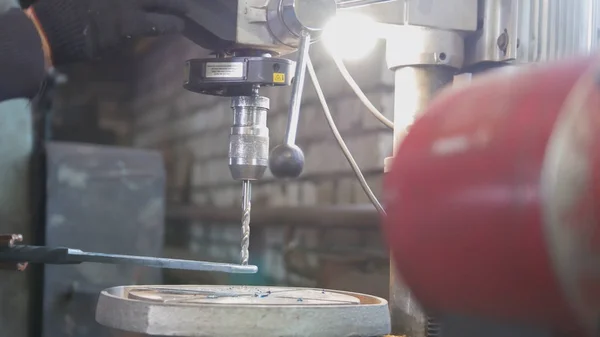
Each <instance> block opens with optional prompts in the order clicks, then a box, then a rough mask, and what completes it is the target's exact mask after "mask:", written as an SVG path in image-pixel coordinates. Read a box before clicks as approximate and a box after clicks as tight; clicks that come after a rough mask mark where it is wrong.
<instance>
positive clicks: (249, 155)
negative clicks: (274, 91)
mask: <svg viewBox="0 0 600 337" xmlns="http://www.w3.org/2000/svg"><path fill="white" fill-rule="evenodd" d="M231 108H232V110H233V126H232V127H231V133H230V135H229V170H230V171H231V176H232V177H233V179H235V180H258V179H260V178H262V176H263V175H264V173H265V171H266V169H267V166H268V165H269V129H268V128H267V112H268V111H269V99H268V98H267V97H263V96H237V97H233V98H232V100H231Z"/></svg>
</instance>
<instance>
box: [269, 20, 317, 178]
mask: <svg viewBox="0 0 600 337" xmlns="http://www.w3.org/2000/svg"><path fill="white" fill-rule="evenodd" d="M309 48H310V34H309V33H308V32H307V31H303V32H302V37H301V39H300V47H299V48H298V62H297V65H296V72H295V76H294V83H293V86H292V97H291V99H290V106H289V114H288V123H287V128H286V130H285V139H284V143H283V144H281V145H278V146H276V147H275V148H274V149H273V150H272V151H271V156H270V158H269V169H270V170H271V173H273V175H274V176H275V177H277V178H280V179H285V178H297V177H299V176H300V174H301V173H302V170H303V169H304V153H303V152H302V149H300V148H299V147H298V145H296V133H297V132H298V120H299V118H300V106H301V105H302V92H303V91H304V79H305V78H306V66H307V63H308V51H309Z"/></svg>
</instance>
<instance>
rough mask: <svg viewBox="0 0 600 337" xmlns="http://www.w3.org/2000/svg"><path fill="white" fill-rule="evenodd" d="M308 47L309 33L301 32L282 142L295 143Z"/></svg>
mask: <svg viewBox="0 0 600 337" xmlns="http://www.w3.org/2000/svg"><path fill="white" fill-rule="evenodd" d="M309 49H310V34H308V32H302V37H301V38H300V47H299V48H298V62H297V64H296V73H295V75H294V84H293V86H292V97H291V99H290V107H289V116H288V124H287V128H286V130H285V139H284V143H285V144H287V145H295V144H296V133H297V132H298V120H299V118H300V106H301V104H302V93H303V91H304V79H305V78H306V64H307V61H308V51H309Z"/></svg>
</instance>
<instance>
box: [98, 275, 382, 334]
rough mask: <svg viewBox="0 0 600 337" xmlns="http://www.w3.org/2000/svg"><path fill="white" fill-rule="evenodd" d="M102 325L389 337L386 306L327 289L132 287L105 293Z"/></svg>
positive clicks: (163, 331)
mask: <svg viewBox="0 0 600 337" xmlns="http://www.w3.org/2000/svg"><path fill="white" fill-rule="evenodd" d="M96 320H97V321H98V323H100V324H102V325H105V326H108V327H112V328H115V329H119V330H125V331H131V332H137V333H143V334H149V335H168V336H186V337H196V336H198V337H199V336H211V337H265V336H306V337H313V336H314V337H339V336H355V337H373V336H384V335H387V334H388V333H389V332H390V317H389V313H388V308H387V302H386V301H385V300H384V299H382V298H379V297H374V296H369V295H364V294H358V293H351V292H344V291H331V290H324V289H309V288H283V287H251V286H193V285H192V286H131V287H115V288H110V289H107V290H105V291H103V292H102V293H101V294H100V298H99V300H98V306H97V309H96Z"/></svg>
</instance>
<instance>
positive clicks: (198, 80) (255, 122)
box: [184, 0, 337, 265]
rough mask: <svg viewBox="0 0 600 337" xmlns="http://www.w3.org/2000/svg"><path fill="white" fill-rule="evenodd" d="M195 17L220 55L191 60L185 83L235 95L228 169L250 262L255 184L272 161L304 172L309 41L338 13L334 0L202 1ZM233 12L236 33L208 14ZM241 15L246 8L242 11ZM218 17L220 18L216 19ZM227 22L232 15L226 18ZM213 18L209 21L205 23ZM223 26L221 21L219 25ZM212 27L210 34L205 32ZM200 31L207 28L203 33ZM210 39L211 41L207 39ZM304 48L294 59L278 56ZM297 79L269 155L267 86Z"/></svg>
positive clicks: (287, 170) (193, 23) (200, 37)
mask: <svg viewBox="0 0 600 337" xmlns="http://www.w3.org/2000/svg"><path fill="white" fill-rule="evenodd" d="M196 5H197V6H198V7H197V8H194V9H193V10H192V12H191V15H190V22H189V27H188V28H187V31H188V33H187V35H188V36H189V37H190V38H191V39H192V40H193V41H195V42H196V43H198V44H200V45H202V46H203V47H205V48H208V49H211V50H216V51H217V52H216V57H214V58H208V59H194V60H189V61H188V62H187V66H186V78H185V82H184V87H185V88H186V89H187V90H190V91H193V92H197V93H201V94H207V95H216V96H225V97H230V98H231V108H232V110H233V125H232V127H231V129H230V134H229V170H230V172H231V176H232V177H233V179H235V180H238V181H241V182H242V243H241V254H240V255H241V264H242V265H247V264H248V258H249V256H248V255H249V254H248V247H249V238H250V212H251V194H252V188H251V184H252V182H253V181H256V180H259V179H261V178H262V177H263V175H264V173H265V171H266V170H267V166H270V169H271V171H272V173H273V175H275V176H276V177H278V178H296V177H298V176H299V175H300V174H301V173H302V168H303V166H304V155H303V153H302V150H301V149H300V148H299V147H298V146H296V145H295V141H296V132H297V127H298V118H299V115H300V103H301V99H302V91H303V87H304V78H305V73H306V64H307V59H308V51H309V46H310V43H311V41H312V40H314V39H316V38H318V36H319V34H320V31H321V30H322V29H323V27H324V26H325V23H326V22H327V20H328V19H329V18H331V17H332V16H334V15H335V12H336V9H337V4H336V2H335V1H334V0H310V1H307V0H304V1H299V0H273V1H269V2H268V5H266V6H265V2H264V1H239V2H238V1H224V2H222V3H221V2H219V3H213V2H210V4H208V3H206V2H200V1H199V2H197V3H196ZM227 10H229V12H230V13H233V14H234V15H235V20H233V19H232V20H231V23H234V22H235V25H234V27H235V30H231V27H230V26H229V30H227V31H230V33H231V35H227V31H225V32H224V30H223V29H220V28H223V27H221V26H220V25H218V24H217V23H215V22H213V23H212V24H214V25H212V24H211V23H210V22H212V21H206V20H207V16H206V15H207V14H206V13H210V12H211V11H212V12H219V11H220V12H221V13H222V12H223V11H227ZM239 13H244V14H242V15H240V14H239ZM213 21H214V20H213ZM224 21H227V20H224ZM207 22H208V23H207ZM219 24H220V23H219ZM206 30H208V31H210V32H214V34H213V33H211V35H212V36H211V37H209V38H207V37H206V32H205V31H206ZM200 32H202V33H200ZM209 40H210V41H211V42H207V41H209ZM296 49H298V59H297V66H296V63H294V62H293V61H290V60H288V59H284V58H279V57H277V55H281V54H285V53H290V52H292V51H294V50H296ZM290 84H293V90H292V97H291V99H290V107H289V118H288V124H287V128H286V134H285V141H284V144H282V145H280V146H277V147H275V148H274V149H273V152H272V154H271V158H269V129H268V128H267V115H268V111H269V99H268V98H267V97H264V96H261V95H260V90H261V88H264V87H273V86H287V85H290Z"/></svg>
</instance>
